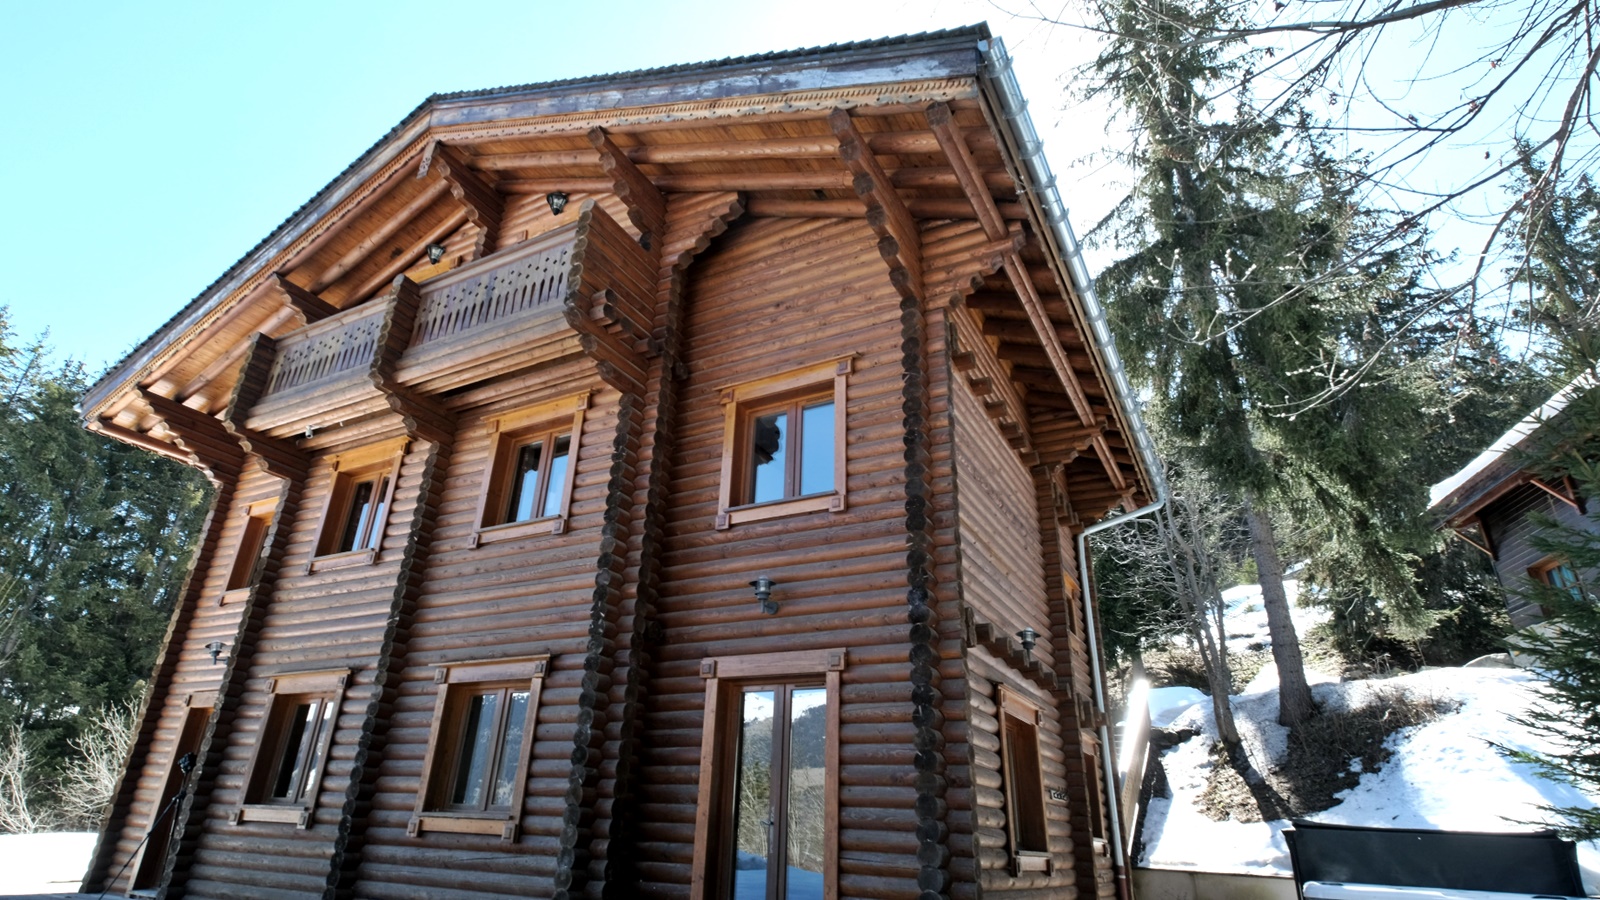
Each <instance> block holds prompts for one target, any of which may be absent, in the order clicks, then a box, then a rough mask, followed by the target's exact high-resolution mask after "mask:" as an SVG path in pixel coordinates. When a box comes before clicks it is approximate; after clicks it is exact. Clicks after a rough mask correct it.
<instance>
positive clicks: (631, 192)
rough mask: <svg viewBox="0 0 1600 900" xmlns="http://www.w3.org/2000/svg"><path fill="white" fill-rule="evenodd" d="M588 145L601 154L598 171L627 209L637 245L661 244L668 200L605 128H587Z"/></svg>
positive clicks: (665, 225)
mask: <svg viewBox="0 0 1600 900" xmlns="http://www.w3.org/2000/svg"><path fill="white" fill-rule="evenodd" d="M589 143H590V144H593V145H594V149H595V150H597V151H599V153H600V168H601V170H602V171H604V172H605V173H606V174H607V175H608V176H610V177H611V191H612V193H614V194H616V195H617V199H619V200H621V201H622V203H623V205H625V206H627V207H628V221H630V222H632V223H633V226H634V227H635V228H637V229H639V245H640V246H641V247H644V248H645V249H646V250H649V249H651V247H653V246H654V245H656V244H659V243H660V242H661V238H662V236H663V235H665V234H666V232H667V198H666V197H665V196H663V195H662V193H661V189H660V188H658V187H656V186H655V185H654V184H652V183H651V181H650V177H649V176H648V175H646V174H644V173H643V172H641V171H639V167H638V166H637V165H635V164H634V162H633V160H631V159H629V158H628V156H627V154H626V153H624V152H623V151H622V150H621V148H619V147H618V146H617V145H616V144H615V143H613V142H612V140H611V136H610V135H608V134H606V130H605V129H604V128H599V127H595V128H591V129H589Z"/></svg>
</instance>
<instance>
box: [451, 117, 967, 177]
mask: <svg viewBox="0 0 1600 900" xmlns="http://www.w3.org/2000/svg"><path fill="white" fill-rule="evenodd" d="M963 136H964V137H965V138H966V140H967V142H968V146H972V145H975V144H976V145H979V146H982V147H984V148H985V149H988V150H993V149H995V147H996V146H998V144H997V142H996V140H995V138H994V135H993V134H991V133H990V132H989V130H988V129H987V128H974V129H970V130H968V131H965V132H963ZM867 144H868V145H869V146H870V147H871V148H872V152H874V153H879V154H885V155H896V154H907V153H938V152H939V145H938V143H936V142H935V141H934V140H933V138H931V137H929V136H928V134H927V133H926V132H921V131H895V132H879V133H877V134H872V135H868V136H867ZM622 152H623V153H625V154H626V155H627V157H628V159H630V160H632V161H633V162H636V163H639V164H642V165H650V164H655V165H673V164H678V163H698V162H731V161H738V160H747V159H751V160H754V159H832V158H834V157H835V156H838V155H839V141H838V139H836V138H834V137H833V136H832V135H826V134H824V135H816V136H814V137H787V138H765V139H759V140H748V141H710V142H705V143H693V144H655V145H650V144H641V145H638V146H634V147H628V148H625V149H624V150H623V151H622ZM473 164H474V165H475V166H477V168H479V169H480V170H483V171H504V170H506V169H543V168H555V167H561V168H566V167H573V166H594V165H599V160H598V158H597V157H596V156H595V154H594V153H593V152H591V151H588V150H546V151H541V152H534V153H501V154H482V155H479V156H476V157H474V158H473Z"/></svg>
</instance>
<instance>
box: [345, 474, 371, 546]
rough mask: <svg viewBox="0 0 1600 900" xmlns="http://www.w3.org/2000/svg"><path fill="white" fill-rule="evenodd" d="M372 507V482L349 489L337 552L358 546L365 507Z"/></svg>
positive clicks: (365, 516)
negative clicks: (348, 503) (348, 505)
mask: <svg viewBox="0 0 1600 900" xmlns="http://www.w3.org/2000/svg"><path fill="white" fill-rule="evenodd" d="M371 505H372V482H370V481H363V482H360V483H358V484H356V485H355V486H354V487H352V488H351V489H350V511H349V512H348V513H346V514H345V517H344V533H343V534H342V535H340V537H339V549H338V552H340V553H344V552H345V551H347V550H354V549H356V548H357V546H359V545H358V544H357V541H358V540H359V539H360V538H361V523H362V522H365V521H366V518H367V507H369V506H371Z"/></svg>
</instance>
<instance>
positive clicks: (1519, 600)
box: [1481, 484, 1595, 628]
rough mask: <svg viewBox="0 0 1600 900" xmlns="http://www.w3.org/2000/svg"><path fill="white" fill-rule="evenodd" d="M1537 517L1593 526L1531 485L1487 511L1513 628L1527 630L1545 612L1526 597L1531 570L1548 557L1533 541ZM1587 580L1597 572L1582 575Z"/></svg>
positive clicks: (1567, 524)
mask: <svg viewBox="0 0 1600 900" xmlns="http://www.w3.org/2000/svg"><path fill="white" fill-rule="evenodd" d="M1535 517H1539V518H1544V519H1553V520H1555V521H1556V522H1557V523H1559V524H1560V525H1561V526H1563V527H1566V528H1588V527H1590V526H1589V524H1588V522H1587V520H1586V519H1585V518H1584V515H1583V513H1580V512H1578V511H1577V510H1576V509H1573V508H1572V507H1571V506H1570V505H1568V504H1566V503H1562V502H1561V501H1560V500H1557V499H1556V498H1554V497H1552V496H1550V494H1549V493H1547V492H1545V491H1544V490H1542V489H1540V488H1538V487H1535V486H1534V485H1531V484H1526V485H1523V486H1522V487H1519V488H1517V489H1515V490H1513V491H1511V492H1509V493H1507V494H1506V495H1505V496H1504V497H1501V498H1500V499H1499V500H1496V501H1495V502H1494V503H1492V504H1490V505H1489V506H1488V507H1487V508H1485V509H1484V511H1483V513H1482V514H1481V518H1482V519H1483V527H1484V530H1485V531H1486V532H1487V533H1488V536H1489V541H1490V544H1489V546H1491V547H1493V548H1494V570H1495V574H1496V575H1498V576H1499V577H1500V586H1501V587H1503V588H1505V592H1506V611H1507V612H1509V613H1510V614H1511V625H1512V627H1513V628H1525V627H1527V626H1529V625H1532V624H1533V623H1535V622H1538V621H1541V620H1543V619H1544V610H1543V609H1542V608H1541V607H1540V606H1539V604H1537V603H1534V602H1533V601H1531V600H1529V599H1528V597H1527V591H1528V584H1529V578H1528V570H1529V569H1530V568H1532V567H1533V566H1535V565H1538V564H1539V563H1540V562H1542V561H1544V559H1545V556H1546V554H1545V553H1544V552H1543V551H1541V550H1537V549H1535V548H1534V546H1533V544H1532V543H1531V542H1530V539H1531V538H1532V537H1533V536H1534V535H1535V534H1537V533H1538V532H1539V530H1540V528H1541V526H1540V524H1539V523H1538V522H1536V521H1534V519H1535ZM1580 574H1581V575H1583V576H1584V578H1585V579H1586V580H1587V579H1589V578H1592V577H1593V576H1594V574H1595V573H1593V572H1587V571H1586V572H1582V573H1580Z"/></svg>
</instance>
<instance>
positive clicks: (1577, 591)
mask: <svg viewBox="0 0 1600 900" xmlns="http://www.w3.org/2000/svg"><path fill="white" fill-rule="evenodd" d="M1563 567H1564V568H1566V569H1567V570H1568V571H1570V572H1571V573H1572V583H1571V584H1568V585H1559V584H1556V583H1554V582H1552V581H1551V580H1550V573H1551V572H1554V571H1555V570H1557V569H1560V568H1563ZM1528 577H1529V578H1532V579H1533V580H1534V581H1535V582H1537V583H1538V584H1540V585H1542V586H1544V587H1548V588H1555V589H1557V590H1562V589H1565V590H1566V592H1567V593H1568V594H1570V595H1571V596H1572V598H1573V599H1574V600H1582V599H1583V579H1581V578H1579V577H1578V570H1577V569H1575V568H1573V567H1572V562H1571V561H1570V560H1567V559H1564V558H1562V557H1560V556H1547V557H1545V558H1544V559H1541V560H1539V561H1538V562H1536V563H1534V564H1533V565H1531V566H1529V567H1528ZM1549 614H1550V613H1549V611H1548V610H1546V612H1545V615H1549Z"/></svg>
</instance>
